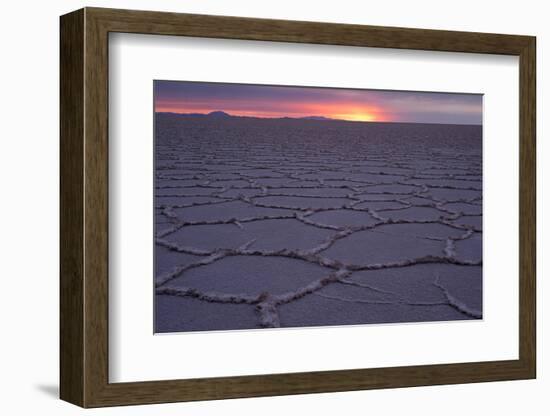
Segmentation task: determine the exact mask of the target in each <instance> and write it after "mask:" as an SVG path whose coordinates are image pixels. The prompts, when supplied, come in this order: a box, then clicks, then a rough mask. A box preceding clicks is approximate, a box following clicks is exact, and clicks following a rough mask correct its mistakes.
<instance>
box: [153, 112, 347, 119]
mask: <svg viewBox="0 0 550 416" xmlns="http://www.w3.org/2000/svg"><path fill="white" fill-rule="evenodd" d="M158 114H172V115H175V116H182V117H211V118H217V119H223V118H259V119H270V120H316V121H344V120H338V119H334V118H329V117H323V116H307V117H254V116H234V115H231V114H228V113H226V112H225V111H212V112H210V113H207V114H204V113H170V112H166V113H158Z"/></svg>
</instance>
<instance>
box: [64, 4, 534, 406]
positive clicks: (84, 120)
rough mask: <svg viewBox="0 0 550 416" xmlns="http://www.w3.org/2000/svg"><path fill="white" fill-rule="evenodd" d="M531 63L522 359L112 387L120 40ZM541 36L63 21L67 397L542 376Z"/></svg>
mask: <svg viewBox="0 0 550 416" xmlns="http://www.w3.org/2000/svg"><path fill="white" fill-rule="evenodd" d="M109 32H126V33H143V34H153V35H154V34H156V35H176V36H195V37H209V38H226V39H247V40H257V41H276V42H299V43H315V44H331V45H347V46H368V47H384V48H400V49H421V50H434V51H451V52H472V53H489V54H506V55H517V56H519V57H520V106H519V107H520V108H519V112H520V143H519V147H520V189H519V191H520V224H519V225H520V270H519V285H520V320H519V322H520V328H519V331H520V344H519V353H520V356H519V359H518V360H511V361H493V362H479V363H461V364H445V365H428V366H408V367H392V368H375V369H353V370H339V371H325V372H310V373H291V374H267V375H255V376H239V377H221V378H207V379H189V380H169V381H147V382H139V383H109V380H108V361H109V354H108V352H109V351H108V306H109V301H108V295H109V293H108V283H109V279H108V221H109V218H108V217H109V216H108V140H109V139H108V33H109ZM535 50H536V48H535V38H533V37H528V36H511V35H499V34H485V33H466V32H449V31H434V30H421V29H403V28H387V27H376V26H360V25H342V24H325V23H314V22H293V21H281V20H265V19H249V18H238V17H222V16H203V15H188V14H176V13H159V12H144V11H129V10H113V9H97V8H86V9H83V10H79V11H76V12H73V13H71V14H69V15H66V16H63V17H62V18H61V397H62V398H63V399H64V400H67V401H69V402H71V403H75V404H77V405H80V406H83V407H99V406H114V405H128V404H144V403H161V402H176V401H190V400H210V399H224V398H236V397H256V396H268V395H283V394H300V393H319V392H334V391H348V390H362V389H377V388H396V387H409V386H421V385H436V384H453V383H472V382H485V381H498V380H516V379H527V378H534V377H535V374H536V370H535V368H536V360H535V357H536V348H535V344H536V335H535V198H536V197H535V105H536V99H535Z"/></svg>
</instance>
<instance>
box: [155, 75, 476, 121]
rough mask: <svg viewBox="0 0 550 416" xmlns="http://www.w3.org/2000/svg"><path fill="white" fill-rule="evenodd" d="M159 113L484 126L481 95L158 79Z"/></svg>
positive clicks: (157, 104)
mask: <svg viewBox="0 0 550 416" xmlns="http://www.w3.org/2000/svg"><path fill="white" fill-rule="evenodd" d="M154 92H155V111H156V112H172V113H202V114H206V113H209V112H211V111H224V112H226V113H228V114H231V115H235V116H249V117H265V118H278V117H296V118H298V117H310V116H317V117H319V116H322V117H328V118H333V119H339V120H350V121H385V122H409V123H438V124H481V123H482V95H481V94H453V93H431V92H416V91H389V90H366V89H340V88H317V87H287V86H270V85H254V84H228V83H212V82H187V81H155V83H154Z"/></svg>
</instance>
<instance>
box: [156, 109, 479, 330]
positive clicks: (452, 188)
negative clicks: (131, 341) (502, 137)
mask: <svg viewBox="0 0 550 416" xmlns="http://www.w3.org/2000/svg"><path fill="white" fill-rule="evenodd" d="M155 149H156V152H155V154H156V169H155V174H156V181H155V184H156V185H155V186H156V189H155V216H156V218H155V228H156V231H155V232H156V242H155V290H156V299H155V331H156V332H179V331H206V330H231V329H250V328H262V327H302V326H320V325H347V324H375V323H396V322H425V321H442V320H445V321H447V320H467V319H480V318H481V317H482V267H481V266H482V228H481V227H482V218H481V215H482V160H481V154H482V140H481V126H459V125H437V124H403V123H358V122H340V121H319V120H292V119H277V120H274V119H272V120H269V119H253V118H239V117H226V116H217V117H213V116H188V115H174V114H157V115H156V123H155Z"/></svg>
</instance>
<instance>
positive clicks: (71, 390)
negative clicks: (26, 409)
mask: <svg viewBox="0 0 550 416" xmlns="http://www.w3.org/2000/svg"><path fill="white" fill-rule="evenodd" d="M60 28H61V36H60V40H61V44H60V48H61V50H60V86H61V90H60V97H59V101H60V114H61V120H60V150H61V153H60V164H61V165H60V184H59V185H60V357H59V358H60V388H59V394H60V396H61V398H62V399H63V400H67V401H69V402H71V403H75V404H78V405H81V406H82V405H83V404H84V391H83V386H84V382H83V377H84V374H85V368H84V361H83V349H84V328H83V324H84V313H83V305H84V287H83V282H84V280H83V278H84V273H83V255H84V228H83V221H84V210H83V198H84V184H83V180H82V179H83V172H84V157H83V152H82V149H83V138H84V76H83V74H84V12H83V11H82V10H79V11H77V12H75V13H72V14H70V15H68V16H66V17H64V18H63V19H61V24H60Z"/></svg>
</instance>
